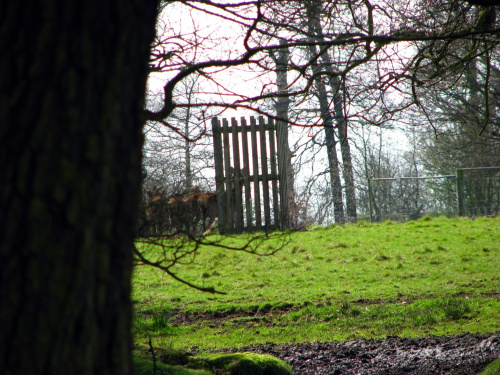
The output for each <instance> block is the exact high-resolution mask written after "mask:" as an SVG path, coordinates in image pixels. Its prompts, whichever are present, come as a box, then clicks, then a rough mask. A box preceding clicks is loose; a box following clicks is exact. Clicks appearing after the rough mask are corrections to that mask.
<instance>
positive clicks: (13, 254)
mask: <svg viewBox="0 0 500 375" xmlns="http://www.w3.org/2000/svg"><path fill="white" fill-rule="evenodd" d="M156 11H157V4H156V2H155V1H146V2H144V1H138V0H131V1H126V2H123V1H111V2H109V1H108V2H104V3H103V2H102V1H84V2H81V1H73V0H64V1H61V0H49V1H45V2H30V4H29V9H26V6H22V5H21V4H20V3H16V2H3V3H2V5H0V21H1V24H2V27H1V29H0V49H1V50H2V53H3V56H4V57H6V56H9V58H3V59H2V61H1V63H0V64H1V69H0V103H1V104H0V128H1V129H2V130H1V131H0V140H1V143H2V147H1V148H0V171H1V172H0V176H1V177H0V181H1V183H0V207H1V211H0V241H1V244H0V259H1V262H0V285H1V288H0V309H1V310H0V326H1V327H2V328H1V329H0V369H1V372H2V374H56V375H57V374H80V375H83V374H88V375H90V374H120V375H123V374H130V373H131V368H130V349H131V336H130V323H131V302H130V283H131V271H132V251H131V247H132V243H133V242H132V241H133V233H134V220H135V215H136V207H137V204H138V199H139V192H140V182H141V181H140V180H141V147H142V133H141V125H142V123H143V118H142V117H141V113H142V110H143V105H144V97H145V82H146V77H147V73H148V66H147V63H148V57H149V44H150V42H151V41H152V39H153V36H154V25H155V17H156Z"/></svg>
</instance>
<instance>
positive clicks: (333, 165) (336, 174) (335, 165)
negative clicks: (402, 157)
mask: <svg viewBox="0 0 500 375" xmlns="http://www.w3.org/2000/svg"><path fill="white" fill-rule="evenodd" d="M315 22H317V21H316V15H315V13H314V12H312V9H311V8H310V7H308V8H307V27H308V32H309V39H310V41H311V45H310V46H309V47H308V48H309V55H310V56H311V58H314V57H315V56H318V51H317V49H316V46H315V45H313V43H314V42H316V36H315ZM311 70H312V72H313V74H315V75H316V77H315V83H316V86H317V90H318V92H317V96H318V100H319V108H320V112H321V118H322V120H323V127H324V130H325V143H326V151H327V154H328V166H329V169H330V182H331V185H332V199H333V217H334V219H335V222H336V223H338V224H344V223H345V215H344V202H343V200H342V183H341V180H340V168H339V160H338V157H337V141H336V139H335V131H334V129H333V116H332V114H331V112H330V108H329V106H328V96H327V92H326V87H325V83H324V81H323V78H322V77H321V75H320V74H319V73H320V72H321V67H320V66H319V65H318V62H317V61H312V62H311Z"/></svg>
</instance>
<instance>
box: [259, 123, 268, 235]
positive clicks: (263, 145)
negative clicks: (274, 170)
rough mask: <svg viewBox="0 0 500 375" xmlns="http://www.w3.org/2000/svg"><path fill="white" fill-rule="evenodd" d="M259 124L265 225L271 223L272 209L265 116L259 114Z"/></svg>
mask: <svg viewBox="0 0 500 375" xmlns="http://www.w3.org/2000/svg"><path fill="white" fill-rule="evenodd" d="M259 125H260V127H261V128H262V130H261V131H260V160H261V165H262V196H263V198H264V220H265V226H266V227H268V226H269V225H270V224H271V209H270V206H269V184H268V181H267V145H266V132H265V131H263V129H264V126H265V121H264V117H263V116H259Z"/></svg>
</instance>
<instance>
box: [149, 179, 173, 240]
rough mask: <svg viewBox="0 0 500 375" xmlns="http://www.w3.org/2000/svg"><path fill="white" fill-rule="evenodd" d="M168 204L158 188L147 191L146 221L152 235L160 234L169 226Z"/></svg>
mask: <svg viewBox="0 0 500 375" xmlns="http://www.w3.org/2000/svg"><path fill="white" fill-rule="evenodd" d="M166 210H167V202H166V200H165V198H164V196H163V194H162V192H161V190H160V188H158V187H152V188H149V189H147V190H146V219H147V223H148V226H149V230H150V232H151V234H160V233H161V232H163V231H164V230H166V229H167V228H168V226H169V223H168V220H169V215H168V213H167V212H166Z"/></svg>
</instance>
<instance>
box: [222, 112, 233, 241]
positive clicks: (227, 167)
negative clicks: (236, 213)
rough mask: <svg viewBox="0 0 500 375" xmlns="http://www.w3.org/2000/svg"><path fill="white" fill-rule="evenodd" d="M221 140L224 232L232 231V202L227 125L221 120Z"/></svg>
mask: <svg viewBox="0 0 500 375" xmlns="http://www.w3.org/2000/svg"><path fill="white" fill-rule="evenodd" d="M222 125H223V128H222V138H223V142H224V173H225V203H226V207H225V211H226V214H225V218H226V223H225V228H226V232H232V231H233V214H232V213H233V202H232V199H231V196H232V194H231V190H232V180H233V172H232V171H231V154H230V148H229V125H228V122H227V120H226V119H222Z"/></svg>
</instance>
